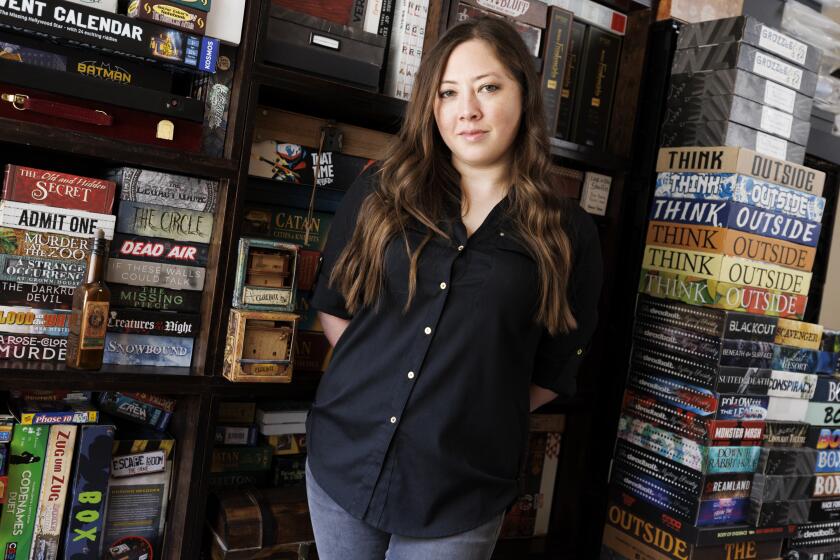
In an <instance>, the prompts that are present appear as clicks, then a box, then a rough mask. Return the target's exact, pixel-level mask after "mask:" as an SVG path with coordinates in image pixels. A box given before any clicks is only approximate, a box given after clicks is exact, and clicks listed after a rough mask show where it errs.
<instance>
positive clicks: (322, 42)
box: [309, 33, 341, 51]
mask: <svg viewBox="0 0 840 560" xmlns="http://www.w3.org/2000/svg"><path fill="white" fill-rule="evenodd" d="M309 42H310V43H312V44H313V45H318V46H321V47H326V48H328V49H333V50H335V51H337V50H338V49H339V48H341V42H340V41H338V40H337V39H333V38H332V37H324V36H323V35H316V34H314V33H313V34H312V36H311V37H310V38H309Z"/></svg>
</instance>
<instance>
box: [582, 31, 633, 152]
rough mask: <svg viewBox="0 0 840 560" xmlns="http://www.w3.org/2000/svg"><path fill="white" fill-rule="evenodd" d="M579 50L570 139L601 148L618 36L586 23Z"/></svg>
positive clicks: (609, 107)
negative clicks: (578, 73) (579, 67)
mask: <svg viewBox="0 0 840 560" xmlns="http://www.w3.org/2000/svg"><path fill="white" fill-rule="evenodd" d="M583 51H584V52H583V56H582V60H583V65H582V66H581V70H580V76H579V78H578V79H579V80H580V84H578V93H577V98H576V99H575V118H574V125H573V126H572V141H573V142H576V143H578V144H581V145H583V146H589V147H591V148H596V149H598V150H602V149H604V147H605V146H606V144H607V133H608V132H609V129H610V115H611V114H612V106H613V98H614V94H615V84H616V78H617V76H618V57H619V55H620V54H621V37H619V36H618V35H615V34H613V33H609V32H607V31H603V30H601V29H598V28H597V27H589V28H588V29H587V31H586V39H585V40H584V46H583Z"/></svg>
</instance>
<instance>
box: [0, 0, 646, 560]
mask: <svg viewBox="0 0 840 560" xmlns="http://www.w3.org/2000/svg"><path fill="white" fill-rule="evenodd" d="M449 4H450V0H432V2H431V7H430V14H431V16H430V17H442V18H445V17H446V15H447V14H448V13H449ZM611 4H613V7H617V8H618V9H626V10H636V11H635V12H633V14H635V15H634V16H633V17H634V20H633V21H635V22H636V23H635V25H636V28H635V29H636V34H635V35H633V36H629V35H628V37H626V39H625V47H624V49H625V52H629V53H630V55H634V56H635V58H633V56H629V58H627V60H628V61H629V62H627V63H626V64H625V63H624V60H623V61H622V68H621V73H622V75H626V76H630V77H632V76H636V79H637V80H638V76H639V75H641V72H642V65H643V61H644V49H645V45H646V41H647V25H648V24H649V20H650V17H649V16H650V10H649V9H645V4H646V2H639V1H638V0H636V1H630V0H615V1H613V2H611ZM268 5H269V0H259V1H253V2H248V3H247V4H246V14H245V25H244V29H243V35H242V37H243V42H242V43H241V44H240V46H239V47H238V49H237V52H236V60H235V62H234V68H235V76H234V82H233V86H232V89H231V101H230V108H229V120H228V126H227V137H226V141H225V148H224V157H221V158H215V157H207V156H202V155H195V154H185V153H182V152H178V151H175V150H169V149H165V148H156V147H148V146H142V145H137V144H133V143H129V142H122V141H117V140H112V139H108V138H103V137H97V136H92V135H88V134H79V133H74V132H69V131H66V130H61V129H55V128H51V127H45V126H39V125H31V124H24V123H21V122H18V121H14V120H9V119H3V118H0V147H2V153H3V154H4V156H5V157H4V158H3V159H4V160H5V161H7V162H11V161H18V162H20V163H24V164H31V165H37V164H38V163H40V164H41V165H42V166H43V167H45V168H49V167H50V165H51V164H55V165H58V164H60V165H61V167H62V168H66V169H68V170H71V169H75V170H76V171H77V172H80V173H82V172H87V171H88V170H91V172H95V171H96V170H98V169H105V168H108V167H112V166H119V165H129V166H142V167H147V168H153V169H159V170H161V171H168V172H173V173H179V174H184V175H193V176H200V177H208V178H217V179H219V180H220V184H221V190H220V204H219V211H218V212H217V214H216V217H215V223H214V234H213V239H212V241H211V254H210V262H209V264H208V267H207V281H206V286H205V290H204V297H203V303H202V308H201V310H200V311H201V315H202V327H201V331H200V333H199V335H198V337H197V340H196V347H195V348H196V349H195V351H194V355H193V367H192V368H189V369H181V368H168V369H165V368H141V367H126V366H119V367H114V366H106V367H104V368H103V369H102V370H101V371H99V372H90V373H86V372H76V371H67V370H65V369H64V368H63V367H59V366H49V365H45V364H35V363H27V362H11V363H9V362H7V363H5V364H0V390H10V389H81V390H95V391H106V390H131V391H149V392H156V393H162V394H168V395H172V396H174V397H176V398H177V399H178V410H177V413H176V414H175V415H174V418H173V424H172V432H173V435H175V436H176V438H177V440H178V444H177V449H178V451H177V457H176V460H177V473H176V476H175V477H174V488H173V498H172V501H171V502H170V507H169V512H168V523H167V532H166V547H165V551H164V558H166V559H167V560H176V559H182V560H195V559H198V558H201V557H202V556H201V550H202V544H203V540H205V527H204V525H205V523H204V511H205V504H206V502H207V496H208V491H209V490H208V487H207V474H208V472H209V468H210V459H211V454H212V446H213V439H214V434H215V426H214V423H213V420H212V419H213V418H214V417H215V415H216V411H217V409H218V405H219V403H220V402H221V401H223V400H226V399H249V398H255V397H277V398H289V399H303V398H311V397H312V396H313V395H314V393H315V390H316V388H317V385H318V381H319V377H318V376H317V375H311V374H310V375H307V374H305V373H302V374H298V373H296V374H295V378H294V381H293V382H292V383H289V384H234V383H230V382H228V381H227V380H225V379H224V378H223V377H221V364H222V358H223V351H224V342H225V340H224V339H225V335H226V329H227V316H228V311H229V308H230V302H231V299H232V291H233V279H234V274H235V270H234V268H235V266H234V265H235V263H236V259H237V240H238V238H239V231H240V222H241V216H242V207H243V205H244V204H246V203H253V202H257V203H265V204H271V203H278V202H280V201H282V200H286V201H289V200H290V197H291V198H293V197H300V196H302V197H304V199H308V196H309V190H308V189H306V188H303V189H298V190H296V189H295V187H296V186H294V185H283V184H277V183H273V182H271V181H266V180H260V179H254V178H249V177H248V156H249V152H250V144H251V141H252V139H253V137H254V133H255V129H256V124H257V122H258V120H259V118H260V111H261V108H262V107H269V108H276V109H283V110H287V111H293V112H299V113H305V114H309V115H312V116H315V117H319V118H324V119H335V120H337V121H340V122H343V123H346V124H350V125H356V126H362V127H365V128H371V129H376V130H379V131H382V132H388V133H395V132H396V131H397V130H398V129H399V126H400V122H401V120H402V118H403V115H404V113H405V109H406V102H404V101H401V100H397V99H393V98H390V97H388V96H385V95H382V94H378V93H374V92H370V91H366V90H363V89H359V88H355V87H352V86H348V85H346V84H343V83H339V82H336V81H333V80H330V79H327V78H323V77H318V76H312V75H308V74H306V73H303V72H299V71H294V70H289V69H285V68H280V67H276V66H271V65H267V64H264V63H262V62H261V61H262V57H261V56H260V49H261V41H260V37H262V32H263V31H264V27H265V25H266V20H267V18H266V11H267V9H268ZM444 27H445V21H443V20H442V21H440V22H439V25H437V26H436V25H434V24H433V22H432V23H430V25H429V30H430V33H429V35H427V43H428V41H432V40H433V39H434V38H435V37H436V36H437V35H438V34H439V33H441V32H443V30H444ZM640 53H641V54H640ZM620 78H621V76H620ZM631 82H632V80H631ZM619 83H622V82H621V80H620V81H619ZM622 97H623V103H624V104H625V105H626V106H628V107H631V108H633V111H630V110H627V111H625V112H624V113H623V114H619V115H616V116H614V117H613V122H612V127H611V134H613V133H615V134H616V135H618V136H620V137H624V138H627V137H630V136H632V130H633V126H634V120H635V106H636V103H637V100H638V88H637V87H636V88H635V89H634V88H633V87H630V88H629V90H628V91H625V92H623V95H622ZM551 150H552V154H553V155H554V156H555V157H556V159H557V161H558V163H560V164H562V165H568V166H571V167H576V168H578V169H583V170H591V171H596V172H599V173H606V174H610V175H612V176H613V177H614V184H613V194H612V195H611V206H610V212H609V215H608V216H607V217H606V218H605V219H604V220H601V221H599V225H600V228H601V238H602V245H603V246H604V254H605V259H609V258H610V256H611V255H616V254H620V253H621V251H622V249H623V246H622V239H621V237H620V235H619V232H618V228H617V225H616V224H618V222H619V219H618V218H619V216H620V215H621V211H622V209H621V208H620V207H618V206H617V205H616V204H615V202H616V201H618V200H621V196H622V192H623V188H624V184H625V182H626V177H627V175H628V173H629V172H630V171H631V167H632V163H631V159H630V156H631V153H630V146H629V143H626V142H624V143H622V142H616V143H614V144H611V147H610V148H608V149H607V150H604V151H600V150H593V149H591V148H588V147H586V146H580V145H578V144H574V143H571V142H567V141H563V140H559V139H555V140H553V141H552V147H551ZM320 196H321V199H320V201H319V204H321V205H323V208H321V209H322V210H323V211H333V210H334V209H335V207H337V205H338V202H339V200H340V193H338V192H329V191H322V192H321V195H320ZM610 273H611V274H612V276H609V275H608V278H612V281H613V282H616V281H618V278H620V277H621V274H620V271H616V270H612V271H608V274H610ZM609 289H610V286H609V285H607V286H605V292H606V291H607V290H609ZM609 303H610V302H609V300H607V301H605V302H604V306H605V307H604V310H606V309H608V305H609ZM602 316H604V317H606V316H607V314H606V312H605V313H604V314H603V315H602ZM605 332H607V327H606V326H602V329H601V335H600V336H603V334H604V333H605ZM592 354H593V355H594V358H593V359H591V360H589V362H588V363H587V366H586V368H585V369H584V371H583V372H582V374H581V375H582V376H588V377H591V378H593V379H599V381H598V382H599V383H614V382H615V379H623V377H624V373H625V372H624V371H615V372H612V373H611V374H610V375H609V377H608V378H605V377H603V375H602V373H601V361H602V360H604V359H605V356H606V355H607V353H606V352H605V351H604V350H603V348H602V349H601V350H600V351H593V352H592ZM598 407H599V405H598V403H597V402H596V400H594V399H593V397H592V395H591V394H587V395H584V396H582V397H581V398H580V399H577V400H575V401H574V402H570V403H556V404H552V405H550V406H549V407H548V410H547V412H563V413H566V414H567V415H568V421H567V432H568V434H567V435H564V445H563V454H562V455H561V466H560V471H559V474H558V485H557V492H556V495H555V497H554V504H555V505H554V514H553V517H552V520H551V525H550V526H551V529H550V531H551V532H550V534H549V536H547V537H541V538H535V539H520V540H515V541H505V542H504V543H500V545H499V547H498V549H497V553H496V555H495V557H494V558H496V559H498V560H501V559H508V558H509V559H516V560H525V559H535V558H552V559H554V558H584V557H587V558H588V557H591V554H590V552H591V551H592V544H593V543H592V541H593V538H594V537H593V536H592V531H593V530H594V529H592V527H594V526H596V525H597V526H600V522H601V519H602V517H601V518H598V515H599V514H600V512H599V511H598V507H600V505H601V504H599V503H596V502H598V500H599V494H598V492H597V491H594V490H593V488H597V485H599V486H600V487H603V486H605V480H599V479H598V477H600V476H602V474H603V471H604V470H605V466H604V465H600V464H599V465H595V466H592V465H586V464H585V462H586V460H588V459H590V458H596V457H597V454H592V453H590V452H584V451H581V449H580V448H577V447H576V446H577V445H580V444H583V445H584V446H587V445H588V446H589V447H592V446H593V444H597V445H609V443H608V437H606V436H603V435H598V434H597V433H596V432H595V427H597V426H598V423H597V422H594V421H593V417H594V416H595V415H597V414H598V410H597V409H598ZM616 410H617V409H616ZM567 441H568V442H569V443H566V442H567ZM577 479H579V480H580V482H576V483H575V484H574V485H572V486H574V487H573V488H570V487H569V485H568V484H567V482H568V481H569V480H577ZM593 485H596V486H593ZM585 500H589V501H592V502H593V503H592V505H591V507H590V506H587V507H586V508H583V509H581V508H580V507H578V504H580V503H582V501H585Z"/></svg>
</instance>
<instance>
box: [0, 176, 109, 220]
mask: <svg viewBox="0 0 840 560" xmlns="http://www.w3.org/2000/svg"><path fill="white" fill-rule="evenodd" d="M115 192H116V185H115V184H114V183H113V182H112V181H107V180H104V179H93V178H90V177H80V176H78V175H69V174H67V173H59V172H57V171H46V170H44V169H35V168H32V167H22V166H19V165H7V166H6V177H5V180H4V182H3V200H13V201H15V202H25V203H28V204H43V205H45V206H53V207H58V208H67V209H70V210H84V211H86V212H95V213H98V214H110V213H111V210H112V208H113V207H114V194H115Z"/></svg>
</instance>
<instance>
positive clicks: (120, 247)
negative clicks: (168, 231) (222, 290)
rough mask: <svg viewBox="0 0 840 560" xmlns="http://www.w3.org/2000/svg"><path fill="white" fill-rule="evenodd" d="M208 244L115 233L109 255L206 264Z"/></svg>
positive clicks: (145, 259)
mask: <svg viewBox="0 0 840 560" xmlns="http://www.w3.org/2000/svg"><path fill="white" fill-rule="evenodd" d="M209 251H210V246H209V245H206V244H204V243H191V242H184V241H172V240H170V239H157V238H154V237H140V236H136V235H125V234H122V233H117V234H115V235H114V240H113V241H111V249H110V252H109V256H110V257H111V258H117V259H133V260H141V261H152V262H159V263H165V264H177V265H187V266H199V267H203V266H207V259H208V254H209Z"/></svg>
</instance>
